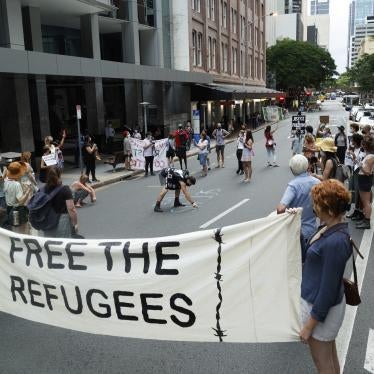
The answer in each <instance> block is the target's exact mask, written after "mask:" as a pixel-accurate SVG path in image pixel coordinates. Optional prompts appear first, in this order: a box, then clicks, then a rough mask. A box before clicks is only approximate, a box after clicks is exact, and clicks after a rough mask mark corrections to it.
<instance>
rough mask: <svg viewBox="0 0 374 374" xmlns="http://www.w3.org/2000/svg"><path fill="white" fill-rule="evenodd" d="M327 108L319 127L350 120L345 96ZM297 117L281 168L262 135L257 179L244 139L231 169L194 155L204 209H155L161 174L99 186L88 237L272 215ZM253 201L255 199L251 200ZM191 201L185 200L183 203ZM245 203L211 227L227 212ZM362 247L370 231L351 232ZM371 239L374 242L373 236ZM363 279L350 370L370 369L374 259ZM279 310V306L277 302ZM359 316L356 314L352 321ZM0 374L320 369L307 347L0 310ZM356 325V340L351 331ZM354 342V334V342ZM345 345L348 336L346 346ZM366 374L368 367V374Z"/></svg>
mask: <svg viewBox="0 0 374 374" xmlns="http://www.w3.org/2000/svg"><path fill="white" fill-rule="evenodd" d="M324 110H326V112H320V113H311V114H307V120H309V123H310V124H311V125H313V126H314V127H316V126H317V125H318V118H319V115H323V114H329V115H330V121H331V124H332V125H335V126H338V125H341V124H344V125H345V124H346V123H347V114H346V112H344V111H343V109H342V107H341V105H340V104H339V103H337V102H326V103H325V105H324ZM290 122H291V121H290V120H289V119H288V120H285V121H282V122H280V123H279V125H278V130H277V132H276V133H275V139H276V143H277V157H278V163H279V165H280V167H278V168H273V167H266V150H265V146H264V144H265V141H264V138H263V132H262V131H261V132H257V133H256V134H255V146H254V151H255V157H254V161H253V167H254V168H253V177H252V181H251V183H249V184H245V183H243V182H242V179H243V177H242V176H237V175H236V173H235V170H236V165H237V164H236V163H237V161H236V156H235V144H230V145H228V146H227V147H226V151H225V153H226V162H225V168H224V169H216V168H215V164H216V157H215V152H214V150H213V151H212V154H211V160H212V171H211V172H210V173H209V175H208V176H207V177H205V178H203V177H199V174H200V173H199V171H200V167H199V165H198V161H197V160H196V158H195V157H193V158H190V159H189V160H188V162H189V169H190V171H191V172H192V173H196V176H197V177H198V181H197V184H196V185H195V186H194V187H192V188H191V193H192V195H193V198H194V200H196V201H197V203H198V204H199V208H198V209H193V208H192V207H190V206H189V205H187V206H186V207H183V208H178V209H174V208H173V207H172V205H173V198H174V197H173V195H172V193H171V192H169V194H168V195H167V196H166V198H165V199H164V201H163V204H162V207H163V209H164V210H165V212H164V213H154V212H153V206H154V203H155V200H156V197H157V195H158V193H159V190H160V185H159V181H158V177H157V176H156V177H148V178H144V177H142V176H138V177H135V178H134V179H132V180H126V181H123V182H119V183H116V184H113V185H110V186H107V187H104V188H102V189H100V190H99V191H98V202H97V203H96V204H95V205H90V204H88V205H87V206H86V207H84V208H83V209H81V210H80V211H79V225H80V231H81V232H82V233H83V235H85V237H87V238H104V237H105V238H119V237H120V238H137V237H154V236H164V235H173V234H179V233H185V232H190V231H196V230H200V227H201V226H202V225H204V224H205V227H207V228H214V227H220V226H226V225H231V224H235V223H239V222H243V221H246V220H251V219H255V218H259V217H263V216H265V215H267V214H269V213H271V212H272V211H273V210H274V208H275V206H276V205H277V203H278V202H279V200H280V198H281V196H282V193H283V191H284V189H285V187H286V185H287V182H288V181H289V180H290V179H291V178H292V175H291V173H290V171H289V168H288V161H289V158H290V156H291V150H290V146H291V143H290V140H289V139H288V136H289V133H290V126H291V125H290ZM244 199H249V200H248V201H246V202H244ZM181 200H182V201H183V199H181ZM239 203H242V205H241V206H240V207H239V208H237V209H234V210H233V211H231V212H230V213H228V214H226V215H224V216H223V217H222V218H220V219H217V220H216V221H215V222H213V223H212V224H210V225H209V224H208V223H209V221H212V220H214V219H216V218H217V216H218V215H220V214H222V213H223V212H225V211H226V210H228V209H230V208H232V207H234V206H235V205H237V204H239ZM352 235H353V237H354V238H355V240H356V242H357V243H358V244H359V243H360V241H361V236H362V232H356V231H355V230H354V229H352ZM370 244H371V241H370ZM367 266H368V267H367V269H368V271H367V275H366V278H365V283H364V285H363V295H362V296H363V299H364V303H363V304H362V306H360V308H359V309H358V313H357V317H356V323H355V325H354V328H353V334H352V339H351V340H350V345H349V350H348V355H347V359H346V366H345V373H364V372H366V371H364V369H363V367H364V360H365V352H366V341H367V337H368V331H369V329H370V328H372V329H373V328H374V321H373V314H374V313H373V312H372V311H373V307H374V304H373V295H372V293H371V292H370V291H371V288H372V285H373V282H374V274H373V271H372V269H373V267H374V259H373V256H371V257H370V258H369V261H368V265H367ZM274 307H276V306H274ZM352 321H353V320H352ZM0 331H1V340H0V373H7V374H8V373H9V374H11V373H29V374H31V373H35V374H43V373H48V374H49V373H74V374H75V373H79V374H81V373H160V372H163V373H170V374H174V373H215V374H217V373H295V374H296V373H297V374H299V373H301V374H302V373H313V372H314V369H313V364H312V361H311V358H310V354H309V351H308V349H307V347H306V346H304V345H302V344H300V343H282V344H218V343H184V342H165V341H151V340H140V339H124V338H115V337H107V336H99V335H90V334H83V333H79V332H75V331H70V330H65V329H60V328H54V327H50V326H47V325H42V324H38V323H33V322H29V321H26V320H22V319H20V318H16V317H12V316H9V315H5V314H0ZM349 332H350V331H348V328H347V333H348V335H347V336H350V334H349ZM348 339H349V338H348ZM343 343H344V342H343ZM366 373H367V372H366Z"/></svg>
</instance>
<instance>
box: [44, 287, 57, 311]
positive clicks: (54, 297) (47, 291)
mask: <svg viewBox="0 0 374 374" xmlns="http://www.w3.org/2000/svg"><path fill="white" fill-rule="evenodd" d="M43 287H44V291H45V298H46V300H47V305H48V308H49V310H53V306H52V303H51V300H58V297H57V295H55V294H53V293H51V292H50V290H55V289H56V287H55V286H52V285H51V284H43Z"/></svg>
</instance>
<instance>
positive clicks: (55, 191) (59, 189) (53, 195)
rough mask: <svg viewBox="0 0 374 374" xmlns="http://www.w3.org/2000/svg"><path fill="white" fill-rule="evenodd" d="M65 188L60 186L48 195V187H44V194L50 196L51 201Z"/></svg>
mask: <svg viewBox="0 0 374 374" xmlns="http://www.w3.org/2000/svg"><path fill="white" fill-rule="evenodd" d="M63 187H64V186H63V185H62V184H60V185H59V186H57V187H55V188H54V189H53V191H52V192H50V193H48V192H47V191H46V187H44V192H45V193H46V194H47V195H48V196H49V200H52V199H53V198H54V197H55V196H56V195H57V194H58V193H59V192H60V191H61V190H62V188H63Z"/></svg>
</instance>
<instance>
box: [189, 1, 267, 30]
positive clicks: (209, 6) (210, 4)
mask: <svg viewBox="0 0 374 374" xmlns="http://www.w3.org/2000/svg"><path fill="white" fill-rule="evenodd" d="M205 4H206V12H207V15H208V18H209V19H210V20H212V21H215V18H216V0H205ZM249 4H250V5H252V1H250V2H249ZM191 7H192V10H194V11H195V12H197V13H201V0H191ZM221 9H222V13H221V26H223V27H226V28H227V16H228V14H227V11H228V5H227V1H225V0H221ZM251 9H252V7H251ZM233 12H235V14H236V15H237V10H236V9H233V8H231V18H234V14H233ZM264 12H265V9H264V4H261V9H260V2H259V0H256V5H255V15H259V16H260V17H264V15H265V13H264ZM235 18H236V16H235Z"/></svg>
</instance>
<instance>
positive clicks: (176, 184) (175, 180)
mask: <svg viewBox="0 0 374 374" xmlns="http://www.w3.org/2000/svg"><path fill="white" fill-rule="evenodd" d="M164 170H165V174H166V186H165V187H166V188H167V189H168V190H180V188H181V185H180V182H186V179H187V177H188V175H189V173H188V171H187V170H180V169H174V168H168V169H164Z"/></svg>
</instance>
